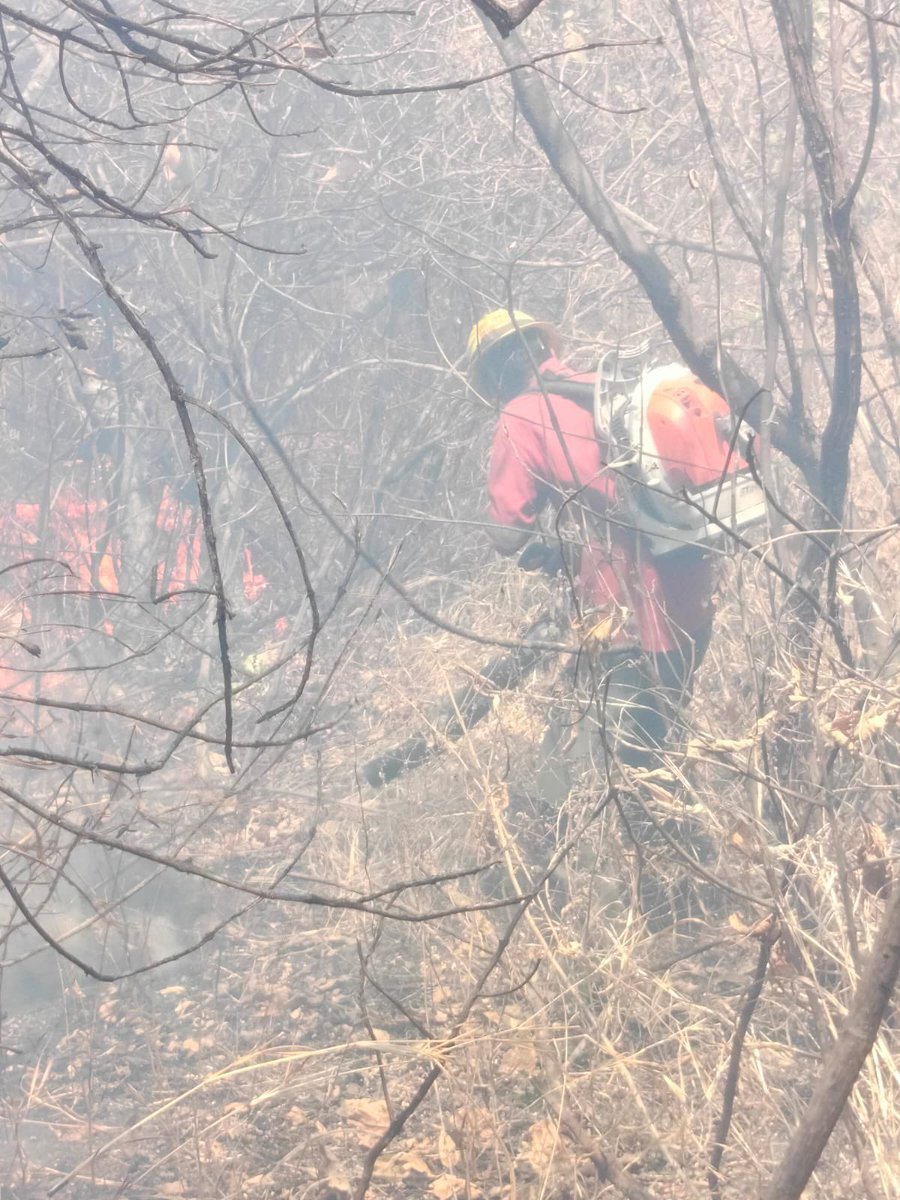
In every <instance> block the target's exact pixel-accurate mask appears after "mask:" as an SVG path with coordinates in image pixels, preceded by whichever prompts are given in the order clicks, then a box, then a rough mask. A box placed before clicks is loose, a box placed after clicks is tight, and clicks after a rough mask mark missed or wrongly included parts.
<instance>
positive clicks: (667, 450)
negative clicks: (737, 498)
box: [645, 374, 747, 490]
mask: <svg viewBox="0 0 900 1200" xmlns="http://www.w3.org/2000/svg"><path fill="white" fill-rule="evenodd" d="M646 422H647V428H648V429H649V431H650V435H651V437H652V438H653V443H654V448H655V450H656V453H657V455H658V456H659V461H660V463H661V465H662V467H663V470H664V471H665V475H666V478H667V481H668V483H669V484H670V486H671V487H673V488H676V489H680V488H686V489H688V490H690V489H692V488H699V487H704V486H705V485H706V484H709V483H712V482H713V481H714V480H716V479H721V478H722V476H723V475H733V474H734V473H735V472H736V471H740V470H741V469H743V468H744V467H746V465H747V464H746V462H744V460H743V459H742V458H741V457H740V456H739V455H738V454H737V453H735V452H732V453H731V455H730V457H729V440H728V436H727V430H728V428H729V422H730V412H729V408H728V405H727V404H726V403H725V401H724V400H723V399H722V397H721V396H720V395H719V394H718V393H717V392H714V391H712V389H711V388H708V387H707V386H706V385H705V384H703V383H701V382H700V380H699V379H695V378H693V376H691V375H689V374H685V375H682V376H681V377H680V378H677V379H671V380H664V381H662V382H660V383H658V384H657V385H656V387H655V388H654V389H653V393H652V395H651V396H650V400H649V402H648V404H647V409H646ZM645 451H646V448H645Z"/></svg>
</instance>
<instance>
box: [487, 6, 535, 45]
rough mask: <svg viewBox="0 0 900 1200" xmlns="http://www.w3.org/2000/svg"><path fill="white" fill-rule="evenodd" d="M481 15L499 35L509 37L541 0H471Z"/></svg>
mask: <svg viewBox="0 0 900 1200" xmlns="http://www.w3.org/2000/svg"><path fill="white" fill-rule="evenodd" d="M472 3H473V4H474V5H475V7H476V8H477V9H478V11H479V12H480V13H481V15H482V16H483V17H486V18H487V19H488V20H489V21H490V22H491V24H492V25H493V26H494V28H495V29H496V30H497V32H498V33H499V34H500V36H501V37H504V38H505V37H509V35H510V34H511V33H512V31H513V30H514V29H515V28H516V27H517V26H519V25H521V24H522V22H523V21H525V20H526V19H527V18H528V17H530V16H531V14H532V13H533V12H534V10H535V9H536V8H537V7H538V6H539V5H540V3H541V0H519V2H518V4H510V5H506V4H499V3H498V2H497V0H472Z"/></svg>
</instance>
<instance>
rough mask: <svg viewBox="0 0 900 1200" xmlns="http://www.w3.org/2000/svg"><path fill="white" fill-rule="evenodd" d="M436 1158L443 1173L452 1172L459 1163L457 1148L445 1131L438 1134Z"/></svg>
mask: <svg viewBox="0 0 900 1200" xmlns="http://www.w3.org/2000/svg"><path fill="white" fill-rule="evenodd" d="M438 1158H439V1159H440V1163H441V1166H442V1167H443V1168H444V1170H445V1171H452V1170H453V1168H454V1167H455V1166H456V1164H457V1163H458V1162H459V1148H458V1146H457V1145H456V1142H455V1141H454V1140H453V1138H452V1137H451V1136H450V1134H449V1133H448V1132H447V1130H446V1129H442V1130H441V1131H440V1133H439V1134H438Z"/></svg>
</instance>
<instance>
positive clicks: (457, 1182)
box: [428, 1175, 481, 1200]
mask: <svg viewBox="0 0 900 1200" xmlns="http://www.w3.org/2000/svg"><path fill="white" fill-rule="evenodd" d="M428 1190H429V1192H430V1193H431V1194H432V1196H436V1197H437V1200H454V1197H456V1196H480V1195H481V1190H480V1189H479V1188H476V1187H473V1186H472V1185H471V1184H470V1185H469V1188H468V1190H467V1189H466V1181H465V1180H464V1179H460V1177H459V1176H458V1175H438V1177H437V1179H435V1180H434V1181H433V1182H432V1184H431V1186H430V1187H429V1189H428Z"/></svg>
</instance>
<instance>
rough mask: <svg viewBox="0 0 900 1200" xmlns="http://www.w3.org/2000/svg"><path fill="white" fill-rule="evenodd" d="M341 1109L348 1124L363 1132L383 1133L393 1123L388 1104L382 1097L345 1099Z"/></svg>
mask: <svg viewBox="0 0 900 1200" xmlns="http://www.w3.org/2000/svg"><path fill="white" fill-rule="evenodd" d="M341 1111H342V1112H343V1114H344V1117H345V1118H346V1123H347V1125H348V1126H350V1127H351V1128H354V1129H356V1130H358V1131H360V1132H363V1133H375V1134H381V1133H383V1132H384V1131H385V1129H387V1127H388V1125H390V1123H391V1118H390V1115H389V1114H388V1110H387V1105H386V1104H385V1102H384V1100H382V1099H381V1098H380V1097H379V1098H378V1099H377V1100H365V1099H352V1100H345V1101H344V1102H343V1103H342V1104H341Z"/></svg>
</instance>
